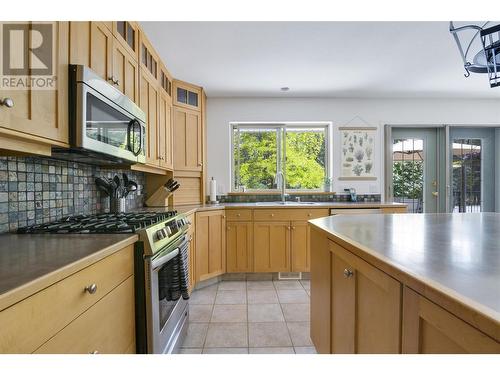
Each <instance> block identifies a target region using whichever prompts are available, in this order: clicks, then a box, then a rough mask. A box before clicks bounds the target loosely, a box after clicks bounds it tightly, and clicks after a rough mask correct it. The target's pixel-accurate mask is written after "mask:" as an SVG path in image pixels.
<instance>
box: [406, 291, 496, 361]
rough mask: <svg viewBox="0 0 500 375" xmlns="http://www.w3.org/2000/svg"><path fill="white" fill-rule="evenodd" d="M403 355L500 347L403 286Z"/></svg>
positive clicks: (487, 351)
mask: <svg viewBox="0 0 500 375" xmlns="http://www.w3.org/2000/svg"><path fill="white" fill-rule="evenodd" d="M403 353H410V354H417V353H423V354H462V353H497V354H498V353H500V344H499V343H498V342H496V341H495V340H493V339H492V338H490V337H489V336H487V335H485V334H484V333H482V332H481V331H479V330H477V329H476V328H474V327H472V326H471V325H469V324H467V323H466V322H464V321H463V320H461V319H459V318H457V317H456V316H455V315H453V314H451V313H450V312H448V311H446V310H445V309H443V308H441V307H440V306H438V305H436V304H434V303H433V302H431V301H429V300H428V299H427V298H425V297H423V296H421V295H420V294H418V293H417V292H415V291H413V290H412V289H410V288H408V287H405V288H404V294H403Z"/></svg>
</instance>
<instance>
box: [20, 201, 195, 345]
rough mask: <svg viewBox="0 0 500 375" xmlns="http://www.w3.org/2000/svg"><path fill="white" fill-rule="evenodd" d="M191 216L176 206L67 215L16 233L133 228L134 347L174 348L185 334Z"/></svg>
mask: <svg viewBox="0 0 500 375" xmlns="http://www.w3.org/2000/svg"><path fill="white" fill-rule="evenodd" d="M189 224H190V223H189V221H188V220H187V219H186V218H185V217H184V216H183V215H179V214H177V212H176V211H168V212H149V211H145V212H129V213H119V214H112V213H106V214H99V215H77V216H68V217H66V218H63V219H61V220H58V221H56V222H51V223H46V224H39V225H34V226H30V227H26V228H20V229H19V230H18V233H59V234H60V233H74V234H76V233H103V234H105V233H137V234H138V235H139V241H138V242H137V243H136V245H135V295H136V337H137V343H136V348H137V352H138V353H155V354H162V353H166V354H169V353H175V352H177V351H178V349H179V348H180V345H181V343H182V341H183V339H184V337H185V335H186V331H187V328H188V317H189V305H188V301H187V298H189V295H188V292H187V287H188V285H187V283H188V280H189V274H188V272H189V271H188V267H187V265H188V260H187V256H188V246H189V241H191V239H190V238H188V234H187V230H188V227H189Z"/></svg>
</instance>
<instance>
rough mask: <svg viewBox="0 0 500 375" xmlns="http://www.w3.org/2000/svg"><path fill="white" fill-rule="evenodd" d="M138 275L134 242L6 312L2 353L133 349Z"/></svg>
mask: <svg viewBox="0 0 500 375" xmlns="http://www.w3.org/2000/svg"><path fill="white" fill-rule="evenodd" d="M133 274H134V257H133V245H130V246H127V247H125V248H123V249H121V250H119V251H117V252H115V253H113V254H111V255H109V256H107V257H105V258H103V259H101V260H99V261H97V262H95V263H93V264H91V265H90V266H88V267H85V268H83V269H81V270H80V271H78V272H76V273H74V274H72V275H70V276H68V277H66V278H64V279H62V280H60V281H58V282H56V283H54V284H52V285H51V286H49V287H47V288H45V289H43V290H41V291H39V292H37V293H35V294H33V295H31V296H30V297H28V298H25V299H24V300H22V301H20V302H18V303H16V304H14V305H12V306H10V307H8V308H6V309H4V310H2V311H0V353H33V352H35V351H37V350H42V348H43V347H44V345H47V346H45V348H44V349H43V352H46V353H49V352H52V350H54V352H72V353H75V352H80V353H87V352H88V351H89V350H91V349H92V350H98V351H100V352H114V353H120V352H122V353H123V352H129V351H133V350H134V346H131V345H132V344H133V342H134V341H135V333H134V332H135V317H134V308H135V307H134V306H135V302H134V287H133V286H134V283H133ZM127 280H128V281H127ZM92 284H95V285H96V290H95V292H93V293H90V292H87V291H86V290H85V288H86V287H88V286H90V285H92ZM80 319H82V320H81V321H80ZM101 322H105V324H103V323H101ZM69 327H74V328H71V329H69ZM111 327H114V328H117V330H116V331H115V332H114V333H113V332H112V331H111V330H110V328H111ZM57 336H59V337H61V338H57V339H56V337H57ZM52 340H54V341H53V344H49V342H51V341H52ZM71 341H73V343H72V344H71V345H70V344H67V348H66V349H65V348H64V347H62V346H60V345H59V344H57V343H60V342H63V343H68V342H71ZM84 344H85V345H84ZM65 345H66V344H65ZM79 345H80V346H79ZM89 348H90V349H89ZM80 350H81V351H80Z"/></svg>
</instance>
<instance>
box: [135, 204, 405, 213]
mask: <svg viewBox="0 0 500 375" xmlns="http://www.w3.org/2000/svg"><path fill="white" fill-rule="evenodd" d="M386 207H407V205H406V204H404V203H394V202H388V203H382V202H314V204H304V203H302V204H301V203H295V202H287V204H286V205H283V204H279V203H277V202H264V203H263V202H258V203H257V202H249V203H245V202H236V203H220V204H198V205H192V204H191V205H177V206H174V207H144V208H143V210H145V211H162V210H172V209H174V210H177V211H178V212H179V213H183V214H190V213H192V212H195V211H211V210H223V209H226V208H227V209H243V208H248V209H266V208H267V209H275V208H303V209H314V208H386Z"/></svg>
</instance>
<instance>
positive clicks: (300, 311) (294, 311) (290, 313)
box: [281, 303, 311, 322]
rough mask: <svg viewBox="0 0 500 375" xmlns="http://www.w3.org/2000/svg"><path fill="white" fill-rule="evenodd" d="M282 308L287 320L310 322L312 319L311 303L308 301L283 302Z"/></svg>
mask: <svg viewBox="0 0 500 375" xmlns="http://www.w3.org/2000/svg"><path fill="white" fill-rule="evenodd" d="M281 308H282V309H283V315H284V316H285V320H286V321H287V322H308V321H309V320H310V319H311V305H310V304H308V303H291V304H286V303H282V304H281Z"/></svg>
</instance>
